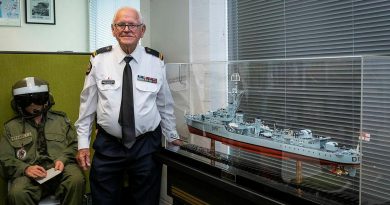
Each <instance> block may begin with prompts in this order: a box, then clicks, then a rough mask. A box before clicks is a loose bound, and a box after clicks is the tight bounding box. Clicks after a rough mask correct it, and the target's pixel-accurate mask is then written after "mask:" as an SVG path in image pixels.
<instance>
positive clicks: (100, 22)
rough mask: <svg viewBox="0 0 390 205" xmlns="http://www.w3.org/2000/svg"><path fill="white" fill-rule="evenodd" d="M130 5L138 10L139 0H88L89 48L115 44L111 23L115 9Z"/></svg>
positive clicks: (93, 48)
mask: <svg viewBox="0 0 390 205" xmlns="http://www.w3.org/2000/svg"><path fill="white" fill-rule="evenodd" d="M123 6H131V7H134V8H135V9H138V10H140V0H113V1H106V0H89V50H90V51H95V50H96V49H99V48H101V47H105V46H109V45H115V44H117V41H116V39H115V38H114V37H113V36H112V32H111V23H112V18H113V17H114V14H115V12H116V10H117V9H118V8H120V7H123Z"/></svg>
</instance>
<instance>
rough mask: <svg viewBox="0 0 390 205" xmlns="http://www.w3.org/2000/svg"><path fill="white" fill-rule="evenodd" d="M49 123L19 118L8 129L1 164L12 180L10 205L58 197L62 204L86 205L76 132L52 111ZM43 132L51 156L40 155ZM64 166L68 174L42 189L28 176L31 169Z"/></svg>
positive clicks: (1, 146) (47, 117) (0, 145)
mask: <svg viewBox="0 0 390 205" xmlns="http://www.w3.org/2000/svg"><path fill="white" fill-rule="evenodd" d="M44 118H45V120H44V121H45V122H44V123H42V124H40V125H36V124H35V123H34V122H33V121H32V120H23V119H22V117H16V118H13V119H11V120H10V121H8V122H6V123H5V125H4V132H3V138H2V139H1V142H0V160H1V163H2V165H3V167H4V170H5V176H6V178H8V179H9V180H11V188H10V190H9V193H8V198H9V204H17V205H20V204H37V203H38V201H39V200H40V198H41V197H44V196H45V195H48V194H53V193H54V194H55V195H56V196H57V197H58V198H60V199H61V201H62V204H82V199H83V194H84V192H85V180H84V175H83V173H82V172H81V170H80V168H79V167H78V166H77V164H76V161H75V154H76V149H77V137H76V132H75V130H74V128H73V127H72V125H71V124H70V122H69V120H68V118H67V117H66V115H65V114H64V113H62V112H56V111H48V112H47V114H46V115H45V117H44ZM40 128H43V130H44V136H45V139H46V145H47V155H42V154H40V152H39V151H37V150H39V149H40V143H39V142H38V141H39V140H38V135H39V131H38V130H39V129H40ZM56 160H60V161H62V162H63V163H64V165H65V168H64V171H63V172H62V173H61V174H60V175H59V176H57V177H55V178H53V179H51V180H49V181H47V182H45V183H44V184H42V185H39V184H38V183H37V182H36V181H35V180H32V179H30V178H29V177H27V176H25V175H24V171H25V169H26V168H27V167H28V166H31V165H40V166H42V167H44V168H45V169H49V168H52V167H53V165H54V162H55V161H56Z"/></svg>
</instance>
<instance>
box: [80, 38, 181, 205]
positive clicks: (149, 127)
mask: <svg viewBox="0 0 390 205" xmlns="http://www.w3.org/2000/svg"><path fill="white" fill-rule="evenodd" d="M130 55H131V57H133V60H132V61H130V66H131V69H132V77H133V79H132V81H133V96H134V118H135V131H136V136H137V141H136V143H135V144H134V145H133V147H131V148H130V149H127V148H126V147H125V146H123V145H122V144H121V138H122V130H121V126H120V124H119V123H118V117H119V111H120V106H121V97H122V75H123V69H124V67H125V61H124V60H123V59H124V57H126V53H124V52H123V50H122V49H121V48H120V47H119V45H117V46H109V47H104V48H101V49H99V50H97V51H96V52H95V53H94V54H92V56H91V58H90V68H89V70H88V71H87V76H86V78H85V81H84V88H83V90H82V92H81V97H80V99H81V100H80V113H79V119H78V120H77V121H76V124H75V125H76V128H77V134H78V141H79V146H78V148H79V149H83V148H88V147H89V143H90V135H91V132H92V123H93V121H94V120H95V116H96V120H97V126H98V133H97V137H96V140H95V141H94V144H93V148H94V149H95V154H94V158H93V160H92V166H91V175H90V180H91V191H92V196H96V197H99V196H101V195H102V194H107V196H104V197H102V199H101V200H100V199H99V198H96V199H93V203H94V204H95V202H96V203H99V204H105V203H106V204H108V203H112V202H113V201H115V199H119V198H121V197H120V192H121V187H118V184H123V183H122V181H123V175H124V173H127V174H128V177H129V186H130V189H132V190H135V191H136V192H132V193H133V194H132V195H131V200H133V201H134V202H136V203H145V204H156V202H150V203H148V200H150V199H155V198H156V197H155V196H156V195H159V192H160V180H161V168H162V165H161V164H160V163H158V162H157V161H155V160H154V159H153V157H152V153H154V152H156V151H157V150H158V149H159V148H160V147H161V137H162V134H164V136H165V137H166V139H167V141H169V142H171V141H173V140H175V139H178V134H177V132H176V127H175V116H174V107H173V106H174V102H173V99H172V95H171V93H170V90H169V87H168V83H167V80H166V74H165V65H164V62H163V58H162V55H161V54H160V53H159V52H157V51H155V50H152V49H149V48H145V47H142V46H140V45H137V47H136V49H135V50H134V51H133V52H132V53H131V54H130ZM103 184H104V186H102V185H103ZM148 196H150V197H148ZM106 198H108V199H113V200H112V201H107V202H104V201H103V200H104V199H106ZM157 198H158V197H157ZM117 203H120V202H119V201H117Z"/></svg>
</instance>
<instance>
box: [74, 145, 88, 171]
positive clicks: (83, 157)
mask: <svg viewBox="0 0 390 205" xmlns="http://www.w3.org/2000/svg"><path fill="white" fill-rule="evenodd" d="M89 155H90V153H89V149H88V148H85V149H79V151H78V152H77V156H76V160H77V163H78V164H79V166H80V167H81V168H82V169H83V170H88V168H89V167H90V166H91V162H90V160H89Z"/></svg>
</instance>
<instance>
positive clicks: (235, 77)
mask: <svg viewBox="0 0 390 205" xmlns="http://www.w3.org/2000/svg"><path fill="white" fill-rule="evenodd" d="M230 80H231V81H232V82H234V86H233V88H232V97H233V108H234V110H235V111H237V109H238V106H239V103H240V100H239V96H240V93H239V92H238V82H240V74H239V73H233V74H232V75H231V78H230Z"/></svg>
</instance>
